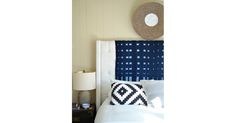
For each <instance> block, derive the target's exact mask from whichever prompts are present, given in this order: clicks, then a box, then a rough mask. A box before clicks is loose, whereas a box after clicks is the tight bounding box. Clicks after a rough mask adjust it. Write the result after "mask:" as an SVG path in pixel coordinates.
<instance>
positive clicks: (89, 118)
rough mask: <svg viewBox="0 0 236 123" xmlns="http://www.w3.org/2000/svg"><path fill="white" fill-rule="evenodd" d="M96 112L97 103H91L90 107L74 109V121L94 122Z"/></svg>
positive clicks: (81, 122)
mask: <svg viewBox="0 0 236 123" xmlns="http://www.w3.org/2000/svg"><path fill="white" fill-rule="evenodd" d="M95 114H96V107H95V105H91V107H90V108H88V109H82V108H81V109H73V110H72V123H94V118H95Z"/></svg>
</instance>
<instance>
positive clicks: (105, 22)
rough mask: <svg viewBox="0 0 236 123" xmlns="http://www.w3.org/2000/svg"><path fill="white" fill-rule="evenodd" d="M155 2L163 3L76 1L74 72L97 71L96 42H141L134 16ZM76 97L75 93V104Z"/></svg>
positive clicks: (116, 0) (113, 0)
mask: <svg viewBox="0 0 236 123" xmlns="http://www.w3.org/2000/svg"><path fill="white" fill-rule="evenodd" d="M153 1H154V2H159V3H162V4H163V1H162V0H73V1H72V4H73V5H72V45H73V46H72V55H73V56H72V57H73V59H72V62H73V63H72V65H73V66H72V70H73V71H72V72H75V71H78V70H87V71H95V70H96V40H114V39H142V38H141V37H140V36H139V35H137V34H136V32H135V31H134V29H133V27H132V23H131V17H132V14H133V12H134V11H135V9H136V8H137V7H138V6H140V5H141V4H143V3H145V2H153ZM160 39H163V37H160ZM94 94H95V91H93V95H94ZM76 97H77V94H76V93H75V92H73V101H76V100H77V99H76ZM94 100H95V99H93V101H94Z"/></svg>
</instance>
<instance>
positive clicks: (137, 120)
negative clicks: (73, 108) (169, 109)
mask: <svg viewBox="0 0 236 123" xmlns="http://www.w3.org/2000/svg"><path fill="white" fill-rule="evenodd" d="M109 103H110V99H109V98H107V99H106V100H105V101H104V103H103V104H102V106H101V107H100V108H99V110H98V112H97V115H96V118H95V123H163V122H164V121H163V120H164V109H154V108H152V107H149V106H148V107H147V106H141V105H140V106H137V105H110V104H109Z"/></svg>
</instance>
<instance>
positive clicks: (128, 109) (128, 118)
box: [95, 40, 164, 123]
mask: <svg viewBox="0 0 236 123" xmlns="http://www.w3.org/2000/svg"><path fill="white" fill-rule="evenodd" d="M152 44H153V46H154V45H158V47H156V46H155V47H151V46H152ZM123 45H124V46H123ZM134 45H135V46H134ZM140 45H142V46H140ZM149 45H150V47H147V46H149ZM117 47H120V48H121V49H120V48H119V49H118V48H117ZM128 47H129V49H122V48H128ZM152 48H154V49H153V50H151V49H152ZM140 49H141V50H142V51H143V52H144V51H145V55H143V54H141V58H139V55H138V56H137V54H138V53H137V52H139V50H140ZM123 50H126V51H127V50H128V51H127V52H126V54H124V52H123ZM149 50H150V51H151V52H152V51H153V52H157V51H158V52H159V50H160V52H159V55H160V56H159V55H158V56H153V57H152V55H153V54H156V53H149V54H150V55H147V52H149ZM154 50H155V51H154ZM121 51H122V52H121ZM143 52H142V53H143ZM127 53H128V55H127ZM133 54H134V55H136V56H132V55H133ZM123 55H126V56H124V57H126V59H125V58H124V59H125V60H128V61H126V62H125V63H126V64H125V63H124V64H123V63H122V64H121V61H124V59H123V58H122V57H123ZM149 56H150V58H149ZM132 57H133V59H134V57H135V58H136V57H137V58H138V60H137V59H136V60H132V62H131V61H130V60H131V59H132ZM121 58H122V59H121ZM129 58H130V59H129ZM140 61H141V62H140ZM134 62H135V64H136V65H134ZM139 62H140V63H141V64H142V65H143V66H140V65H139V64H140V63H139ZM129 63H130V64H129ZM149 64H150V65H149ZM127 65H131V66H132V67H130V69H129V67H128V66H127ZM152 65H154V66H155V67H153V66H152ZM134 67H135V68H134ZM139 67H140V68H139ZM122 68H124V69H122ZM136 68H137V69H136ZM149 68H150V69H153V70H152V71H151V70H150V69H149ZM154 68H156V69H154ZM134 69H135V70H134ZM139 69H141V70H139ZM140 72H141V73H145V74H141V75H140ZM143 79H144V80H146V81H149V80H153V79H154V80H162V81H163V80H164V75H163V41H128V40H116V41H100V40H99V41H97V44H96V108H97V115H96V118H95V123H159V122H163V120H164V107H163V106H161V107H158V108H155V107H153V105H150V104H149V102H148V104H147V105H111V98H112V96H111V94H110V93H111V81H113V80H120V81H126V82H127V83H129V82H130V83H132V82H134V81H137V82H139V81H140V80H143ZM163 82H164V81H163ZM159 88H161V89H162V90H163V86H160V87H159ZM163 104H164V103H163Z"/></svg>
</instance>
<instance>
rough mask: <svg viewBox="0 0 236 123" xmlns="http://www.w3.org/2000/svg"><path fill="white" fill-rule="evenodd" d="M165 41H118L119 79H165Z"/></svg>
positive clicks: (116, 73) (117, 64)
mask: <svg viewBox="0 0 236 123" xmlns="http://www.w3.org/2000/svg"><path fill="white" fill-rule="evenodd" d="M163 59H164V42H163V41H161V40H158V41H157V40H154V41H153V40H152V41H147V40H145V41H123V40H122V41H121V40H119V41H118V40H117V41H116V68H115V69H116V71H115V76H116V79H117V80H125V81H139V80H151V79H154V80H164V72H163V71H164V60H163Z"/></svg>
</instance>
